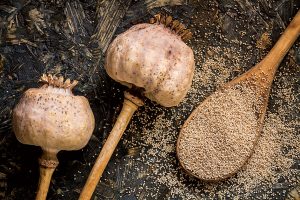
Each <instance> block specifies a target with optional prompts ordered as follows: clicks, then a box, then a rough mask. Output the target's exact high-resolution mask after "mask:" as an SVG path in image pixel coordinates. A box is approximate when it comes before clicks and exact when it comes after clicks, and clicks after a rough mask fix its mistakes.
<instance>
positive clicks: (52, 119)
mask: <svg viewBox="0 0 300 200" xmlns="http://www.w3.org/2000/svg"><path fill="white" fill-rule="evenodd" d="M41 81H42V82H44V85H43V86H42V87H40V88H31V89H29V90H27V91H26V92H25V93H24V95H23V96H22V98H21V99H20V101H19V103H18V104H17V105H16V107H15V108H14V110H13V120H12V121H13V130H14V133H15V135H16V137H17V139H18V140H19V141H20V142H21V143H23V144H30V145H35V146H40V147H41V148H42V150H43V155H42V157H41V158H40V165H41V168H42V169H41V170H40V171H41V177H40V178H41V180H40V188H39V191H38V195H37V199H45V198H46V194H47V191H48V187H49V184H48V186H47V188H41V184H42V185H43V182H44V180H43V178H44V177H43V175H42V172H43V173H45V170H46V171H47V168H51V169H52V171H54V169H55V167H56V166H57V165H58V161H57V158H56V154H57V153H58V152H59V151H60V150H79V149H81V148H83V147H84V146H85V145H86V144H87V142H88V141H89V139H90V137H91V135H92V133H93V130H94V126H95V119H94V115H93V112H92V110H91V107H90V105H89V102H88V100H87V99H86V98H85V97H83V96H74V95H73V93H72V88H73V87H75V86H76V84H77V81H76V80H75V81H73V82H72V83H71V81H70V79H67V80H66V81H65V82H64V78H63V77H59V78H57V77H55V76H51V75H48V76H47V75H43V76H42V77H41ZM52 173H53V172H52ZM51 175H52V174H51ZM48 178H51V176H50V177H48ZM47 181H49V183H50V179H49V180H47ZM41 182H42V183H41ZM46 185H47V184H46ZM42 190H44V191H43V192H42ZM45 190H47V191H46V192H45ZM41 193H42V194H41ZM39 195H40V196H39Z"/></svg>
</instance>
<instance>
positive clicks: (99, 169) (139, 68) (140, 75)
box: [79, 14, 195, 200]
mask: <svg viewBox="0 0 300 200" xmlns="http://www.w3.org/2000/svg"><path fill="white" fill-rule="evenodd" d="M191 36H192V34H191V32H190V31H189V30H187V29H185V26H184V25H183V24H181V23H179V21H177V20H172V17H171V16H165V15H161V14H158V15H155V18H152V19H151V20H150V24H145V23H144V24H138V25H135V26H133V27H132V28H130V29H129V30H127V31H125V32H124V33H122V34H120V35H119V36H118V37H116V39H115V40H114V41H113V42H112V43H111V45H110V47H109V48H108V50H107V54H106V60H105V69H106V72H107V73H108V75H109V76H110V77H111V78H113V79H114V80H116V81H118V82H120V83H121V84H123V85H126V86H128V87H129V88H130V89H129V90H128V91H126V92H125V93H124V97H125V99H124V102H123V108H122V111H121V112H120V114H119V116H118V118H117V121H116V122H115V124H114V127H113V129H112V131H111V132H110V134H109V136H108V138H107V140H106V142H105V144H104V146H103V147H102V150H101V152H100V154H99V156H98V157H97V160H96V162H95V164H94V167H93V169H92V171H91V172H90V175H89V177H88V180H87V182H86V184H85V186H84V188H83V190H82V192H81V194H80V197H79V200H89V199H90V198H91V197H92V194H93V192H94V190H95V188H96V186H97V184H98V182H99V180H100V177H101V175H102V173H103V171H104V169H105V167H106V165H107V163H108V161H109V159H110V157H111V156H112V154H113V152H114V150H115V148H116V146H117V144H118V142H119V140H120V138H121V137H122V134H123V133H124V131H125V129H126V127H127V125H128V123H129V121H130V119H131V117H132V116H133V114H134V112H135V111H136V110H137V108H138V107H139V106H142V105H143V99H144V98H143V97H144V96H145V97H147V98H149V99H150V100H152V101H155V102H157V103H159V104H160V105H162V106H165V107H171V106H176V105H178V104H179V103H180V102H181V101H182V100H183V98H184V97H185V95H186V93H187V91H188V89H189V88H190V87H191V83H192V79H193V76H194V69H195V62H194V54H193V51H192V49H191V48H190V47H188V46H187V45H186V44H185V43H184V42H183V40H187V39H190V38H191Z"/></svg>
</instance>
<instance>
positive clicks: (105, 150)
mask: <svg viewBox="0 0 300 200" xmlns="http://www.w3.org/2000/svg"><path fill="white" fill-rule="evenodd" d="M142 105H143V103H142V101H141V100H140V99H138V98H137V97H135V96H132V95H130V94H129V93H125V99H124V102H123V108H122V111H121V113H120V115H119V116H118V119H117V121H116V123H115V125H114V127H113V129H112V131H111V132H110V134H109V136H108V138H107V140H106V142H105V144H104V146H103V147H102V150H101V152H100V154H99V156H98V158H97V160H96V162H95V164H94V166H93V168H92V171H91V172H90V174H89V177H88V179H87V182H86V183H85V185H84V188H83V190H82V192H81V194H80V197H79V200H89V199H90V198H91V197H92V194H93V192H94V190H95V188H96V186H97V184H98V182H99V180H100V178H101V176H102V173H103V171H104V169H105V167H106V165H107V163H108V161H109V160H110V157H111V156H112V154H113V152H114V150H115V148H116V147H117V144H118V143H119V140H120V139H121V137H122V135H123V133H124V131H125V129H126V127H127V125H128V123H129V121H130V119H131V118H132V115H133V114H134V112H135V111H136V110H137V108H138V106H142Z"/></svg>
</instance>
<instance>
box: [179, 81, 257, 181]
mask: <svg viewBox="0 0 300 200" xmlns="http://www.w3.org/2000/svg"><path fill="white" fill-rule="evenodd" d="M258 106H259V102H257V97H256V94H255V93H254V92H253V90H252V89H251V88H246V87H243V86H236V87H234V88H226V89H224V90H222V91H217V92H215V93H214V94H213V95H211V96H210V97H209V98H208V99H207V100H205V102H203V104H202V106H201V107H199V108H201V109H200V111H199V112H198V113H197V114H195V115H192V116H191V118H190V120H189V121H187V124H185V125H186V127H188V128H183V129H182V132H181V136H180V137H179V139H178V145H177V154H178V157H179V160H180V162H181V165H182V166H183V167H184V169H186V170H187V171H188V172H189V173H191V174H193V175H194V176H196V177H198V178H200V179H202V180H208V181H214V180H219V179H224V178H227V177H228V176H229V175H231V173H230V172H234V171H237V169H239V168H240V166H241V165H243V163H244V162H245V160H247V157H248V156H249V152H251V151H252V149H253V146H254V145H255V142H256V139H257V128H258V122H257V111H258Z"/></svg>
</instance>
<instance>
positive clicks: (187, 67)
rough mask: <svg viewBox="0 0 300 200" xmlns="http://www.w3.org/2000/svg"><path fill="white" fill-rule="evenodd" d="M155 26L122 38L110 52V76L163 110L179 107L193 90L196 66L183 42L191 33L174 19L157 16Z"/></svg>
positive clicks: (140, 27)
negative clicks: (137, 89)
mask: <svg viewBox="0 0 300 200" xmlns="http://www.w3.org/2000/svg"><path fill="white" fill-rule="evenodd" d="M151 22H152V23H153V24H147V23H144V24H137V25H135V26H133V27H131V28H130V29H129V30H128V31H126V32H124V33H123V34H120V35H119V36H118V37H117V38H116V39H115V40H114V41H113V42H112V43H111V45H110V46H109V48H108V50H107V56H106V60H105V61H106V62H105V69H106V72H107V73H108V75H109V76H110V77H111V78H113V79H114V80H116V81H117V82H120V83H121V84H123V85H126V86H128V87H130V88H131V87H132V86H135V87H138V88H143V90H144V92H143V95H144V96H146V97H147V98H149V99H150V100H152V101H155V102H157V103H159V104H161V105H162V106H165V107H171V106H176V105H178V104H179V103H180V102H181V101H182V100H183V98H184V97H185V95H186V93H187V91H188V89H189V88H190V87H191V84H192V79H193V76H194V69H195V62H194V54H193V51H192V49H191V48H190V47H189V46H187V45H186V44H185V43H184V42H183V39H188V38H189V37H190V36H191V33H190V32H189V31H188V30H185V27H184V25H182V24H180V23H179V22H178V21H177V20H175V21H173V20H172V17H171V16H168V17H165V16H163V15H156V18H153V19H152V20H151Z"/></svg>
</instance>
